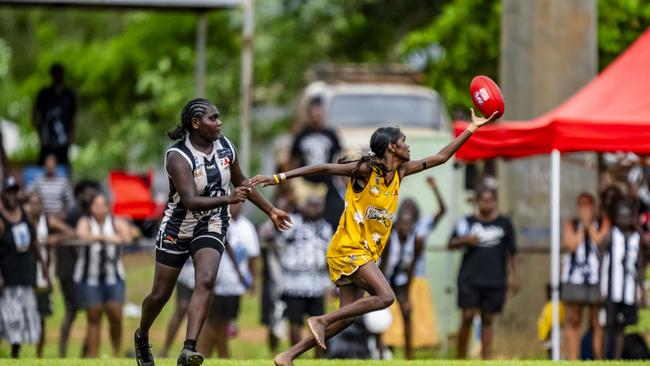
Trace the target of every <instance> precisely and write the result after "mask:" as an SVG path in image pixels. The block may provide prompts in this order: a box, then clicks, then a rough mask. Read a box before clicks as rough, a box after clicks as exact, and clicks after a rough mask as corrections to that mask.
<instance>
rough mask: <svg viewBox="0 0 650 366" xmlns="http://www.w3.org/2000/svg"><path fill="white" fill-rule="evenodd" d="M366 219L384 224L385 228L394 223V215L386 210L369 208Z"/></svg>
mask: <svg viewBox="0 0 650 366" xmlns="http://www.w3.org/2000/svg"><path fill="white" fill-rule="evenodd" d="M365 219H366V220H376V221H379V222H381V223H382V224H384V226H386V227H388V226H390V224H391V222H392V221H393V214H392V213H390V211H388V210H387V209H385V208H379V207H375V206H368V208H367V209H366V216H365Z"/></svg>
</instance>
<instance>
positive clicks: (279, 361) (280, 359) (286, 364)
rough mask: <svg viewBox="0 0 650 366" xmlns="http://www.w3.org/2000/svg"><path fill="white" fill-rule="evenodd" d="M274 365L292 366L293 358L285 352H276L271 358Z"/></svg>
mask: <svg viewBox="0 0 650 366" xmlns="http://www.w3.org/2000/svg"><path fill="white" fill-rule="evenodd" d="M273 363H275V366H293V360H292V359H291V358H290V357H289V356H288V355H287V354H286V353H285V352H282V353H278V354H277V355H275V357H274V358H273Z"/></svg>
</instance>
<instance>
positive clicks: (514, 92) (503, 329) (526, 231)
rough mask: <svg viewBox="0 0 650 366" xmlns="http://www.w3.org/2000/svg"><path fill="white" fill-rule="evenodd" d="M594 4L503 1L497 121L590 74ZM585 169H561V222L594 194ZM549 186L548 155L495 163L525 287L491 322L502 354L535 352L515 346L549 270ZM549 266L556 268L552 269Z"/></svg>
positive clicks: (590, 157)
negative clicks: (583, 196)
mask: <svg viewBox="0 0 650 366" xmlns="http://www.w3.org/2000/svg"><path fill="white" fill-rule="evenodd" d="M596 5H597V4H596V0H571V1H566V0H502V19H501V58H500V65H499V77H500V85H501V88H502V90H503V93H504V97H505V100H506V104H507V107H506V114H505V116H504V117H503V120H527V119H531V118H534V117H537V116H540V115H542V114H544V113H546V112H548V111H549V110H551V109H553V108H554V107H557V106H558V105H559V104H561V103H562V102H564V101H565V100H566V99H567V98H569V97H570V96H571V95H573V94H574V93H575V92H576V91H578V90H579V89H580V88H581V87H583V86H584V85H585V84H587V83H588V82H589V81H590V80H591V79H592V78H593V77H594V76H596V74H597V71H598V58H597V19H598V17H597V7H596ZM556 158H557V157H556ZM591 163H595V154H586V153H585V154H575V155H573V156H572V159H571V162H570V163H569V162H566V163H565V164H564V166H567V167H568V166H570V168H571V169H566V170H563V171H562V182H561V183H560V186H561V187H562V189H561V197H562V199H563V201H562V202H563V203H562V204H561V206H560V216H561V217H564V218H566V217H567V216H568V215H569V214H571V213H573V211H574V208H575V204H574V198H575V197H576V196H577V194H578V193H579V192H581V191H592V192H593V191H594V190H595V189H596V183H597V179H596V177H597V174H596V171H595V169H590V168H589V165H590V164H591ZM594 166H595V165H594ZM549 180H550V164H549V157H548V156H543V157H536V158H528V159H521V160H514V161H512V162H508V163H505V162H501V163H500V164H499V183H500V186H499V191H500V201H501V202H502V209H503V211H504V212H505V213H507V214H508V215H510V216H511V217H512V218H513V221H514V223H515V227H516V228H517V234H518V235H517V241H518V245H519V248H520V251H519V253H520V255H519V257H520V263H519V265H520V266H519V268H522V271H520V272H521V273H520V275H521V277H522V278H521V280H522V283H525V284H526V285H525V286H523V287H522V289H521V292H522V293H520V294H519V295H517V296H515V297H512V298H510V297H509V299H508V304H507V306H506V309H505V311H504V314H503V316H502V317H500V318H498V319H499V320H497V327H498V328H499V329H498V330H497V332H496V334H498V337H496V344H495V345H496V347H497V349H498V350H499V351H500V353H502V354H504V355H510V354H513V355H514V354H517V355H519V356H526V355H530V356H532V355H534V354H536V352H537V349H536V347H531V345H530V342H529V341H526V342H521V343H519V342H516V341H514V340H517V339H526V340H530V339H533V337H535V335H536V333H535V329H536V324H535V322H536V318H535V317H534V316H531V314H536V313H537V312H538V311H539V309H540V308H541V306H542V305H543V304H544V303H545V301H546V299H545V296H544V288H545V286H546V284H547V283H548V282H549V278H550V266H551V263H550V255H549V248H550V246H549V243H550V241H551V228H550V226H549V217H550V215H551V212H550V207H549V202H550V199H549V197H550V193H551V192H550V187H549ZM576 182H579V184H576ZM556 183H557V182H556ZM555 234H556V233H555ZM553 265H554V268H559V263H553ZM524 269H525V270H524ZM506 323H507V324H506ZM506 342H508V343H506ZM554 356H555V357H557V356H558V354H557V353H556V354H555V355H554Z"/></svg>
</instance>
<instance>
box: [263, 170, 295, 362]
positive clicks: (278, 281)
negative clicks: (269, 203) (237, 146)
mask: <svg viewBox="0 0 650 366" xmlns="http://www.w3.org/2000/svg"><path fill="white" fill-rule="evenodd" d="M292 187H293V186H292V185H291V184H290V182H288V184H284V185H280V186H278V187H277V190H276V191H275V199H274V204H275V207H277V208H279V209H281V210H283V211H285V212H289V213H293V212H295V210H296V209H295V206H296V203H295V196H294V192H293V189H292ZM259 235H260V257H261V259H262V275H261V277H262V291H261V292H262V293H261V296H260V312H261V314H260V318H261V323H262V324H263V325H264V326H265V327H266V328H267V343H268V346H269V350H270V351H271V353H273V354H275V353H276V352H277V347H278V343H279V342H280V340H279V338H280V334H281V332H280V331H279V329H280V328H279V327H280V326H282V315H283V313H284V308H285V307H286V306H285V304H284V302H282V299H281V298H282V266H281V264H280V256H279V253H278V250H277V245H276V244H275V240H279V237H280V235H281V232H279V231H277V230H276V229H275V225H273V221H271V220H267V221H265V222H263V223H262V224H261V225H260V227H259Z"/></svg>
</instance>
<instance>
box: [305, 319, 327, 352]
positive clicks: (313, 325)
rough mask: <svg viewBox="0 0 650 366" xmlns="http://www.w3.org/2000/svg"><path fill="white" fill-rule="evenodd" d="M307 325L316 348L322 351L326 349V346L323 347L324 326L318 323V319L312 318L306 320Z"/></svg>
mask: <svg viewBox="0 0 650 366" xmlns="http://www.w3.org/2000/svg"><path fill="white" fill-rule="evenodd" d="M307 325H308V326H309V330H310V331H311V334H312V336H314V339H315V340H316V343H318V346H319V347H320V348H322V349H327V346H326V345H325V329H326V328H327V327H326V326H325V324H323V323H322V322H320V321H318V318H316V317H314V316H312V317H310V318H309V319H307Z"/></svg>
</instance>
